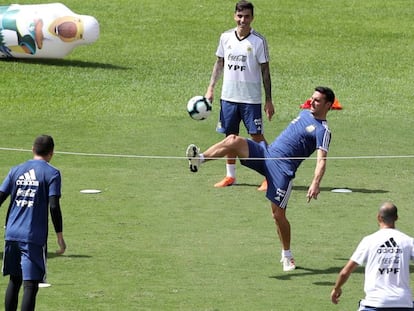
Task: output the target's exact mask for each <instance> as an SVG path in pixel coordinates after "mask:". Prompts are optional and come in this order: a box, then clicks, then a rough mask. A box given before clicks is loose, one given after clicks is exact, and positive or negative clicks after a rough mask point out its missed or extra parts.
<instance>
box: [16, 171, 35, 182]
mask: <svg viewBox="0 0 414 311" xmlns="http://www.w3.org/2000/svg"><path fill="white" fill-rule="evenodd" d="M16 185H17V186H39V181H37V180H36V174H35V171H34V169H31V170H29V171H28V172H26V173H24V174H23V175H21V176H19V179H18V180H17V181H16Z"/></svg>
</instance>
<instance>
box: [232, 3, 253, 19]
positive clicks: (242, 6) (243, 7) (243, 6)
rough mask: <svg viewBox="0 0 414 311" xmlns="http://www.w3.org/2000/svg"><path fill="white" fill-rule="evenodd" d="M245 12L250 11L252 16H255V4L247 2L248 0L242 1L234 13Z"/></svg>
mask: <svg viewBox="0 0 414 311" xmlns="http://www.w3.org/2000/svg"><path fill="white" fill-rule="evenodd" d="M243 10H250V11H252V16H253V15H254V12H253V11H254V6H253V3H251V2H249V1H246V0H241V1H239V2H237V3H236V8H235V9H234V12H240V11H243Z"/></svg>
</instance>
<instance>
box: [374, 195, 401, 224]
mask: <svg viewBox="0 0 414 311" xmlns="http://www.w3.org/2000/svg"><path fill="white" fill-rule="evenodd" d="M378 214H379V216H380V217H381V219H382V221H383V222H384V223H385V224H388V225H389V224H393V223H394V222H395V221H396V220H397V219H398V209H397V206H396V205H395V204H394V203H392V202H390V201H385V202H384V203H382V204H381V206H380V208H379V210H378Z"/></svg>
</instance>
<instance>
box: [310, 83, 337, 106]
mask: <svg viewBox="0 0 414 311" xmlns="http://www.w3.org/2000/svg"><path fill="white" fill-rule="evenodd" d="M315 91H316V92H319V93H321V94H324V95H325V98H326V100H327V101H328V102H331V103H334V101H335V93H334V91H332V89H331V88H329V87H327V86H317V87H315Z"/></svg>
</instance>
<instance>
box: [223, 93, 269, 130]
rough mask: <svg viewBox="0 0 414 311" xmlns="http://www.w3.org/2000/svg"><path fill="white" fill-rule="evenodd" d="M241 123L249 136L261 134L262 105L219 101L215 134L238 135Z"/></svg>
mask: <svg viewBox="0 0 414 311" xmlns="http://www.w3.org/2000/svg"><path fill="white" fill-rule="evenodd" d="M241 121H243V124H244V126H245V127H246V130H247V133H249V134H250V135H252V134H263V122H262V105H261V104H242V103H233V102H228V101H225V100H220V120H219V123H218V124H217V129H216V130H217V132H219V133H223V134H226V135H230V134H237V135H238V134H239V132H240V122H241Z"/></svg>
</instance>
